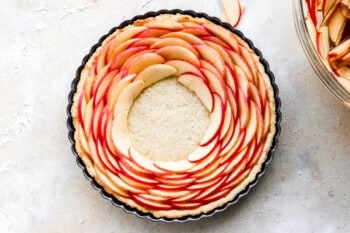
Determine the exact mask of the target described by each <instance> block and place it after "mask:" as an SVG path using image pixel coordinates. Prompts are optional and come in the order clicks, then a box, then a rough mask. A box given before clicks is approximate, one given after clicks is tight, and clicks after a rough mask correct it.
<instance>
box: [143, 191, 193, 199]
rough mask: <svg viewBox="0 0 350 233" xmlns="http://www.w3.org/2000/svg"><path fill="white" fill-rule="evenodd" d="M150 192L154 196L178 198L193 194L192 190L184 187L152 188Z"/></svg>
mask: <svg viewBox="0 0 350 233" xmlns="http://www.w3.org/2000/svg"><path fill="white" fill-rule="evenodd" d="M148 192H149V193H150V194H152V195H154V196H160V197H164V198H169V199H172V198H178V197H184V196H187V195H189V194H191V191H189V190H186V189H182V190H166V189H163V190H162V189H150V190H148Z"/></svg>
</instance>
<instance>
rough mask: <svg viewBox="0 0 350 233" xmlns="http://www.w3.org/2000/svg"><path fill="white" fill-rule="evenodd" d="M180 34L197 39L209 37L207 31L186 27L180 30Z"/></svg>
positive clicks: (200, 28)
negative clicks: (183, 33) (186, 34)
mask: <svg viewBox="0 0 350 233" xmlns="http://www.w3.org/2000/svg"><path fill="white" fill-rule="evenodd" d="M181 32H185V33H188V34H191V35H194V36H197V37H202V36H209V35H210V34H209V32H208V30H206V29H205V28H203V27H187V28H184V29H182V30H181Z"/></svg>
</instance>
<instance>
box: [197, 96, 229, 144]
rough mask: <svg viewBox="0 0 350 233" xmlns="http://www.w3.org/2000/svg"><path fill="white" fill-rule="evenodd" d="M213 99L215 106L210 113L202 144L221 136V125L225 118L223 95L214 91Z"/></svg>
mask: <svg viewBox="0 0 350 233" xmlns="http://www.w3.org/2000/svg"><path fill="white" fill-rule="evenodd" d="M213 100H214V108H213V111H212V113H211V114H210V120H209V126H208V128H207V131H206V132H205V134H204V137H203V139H202V140H201V143H200V145H202V146H205V145H207V144H209V143H210V142H211V141H212V140H213V139H214V138H217V137H219V132H220V129H221V125H222V123H223V120H224V115H225V114H224V106H223V101H222V99H221V97H220V96H219V95H218V94H216V93H214V94H213Z"/></svg>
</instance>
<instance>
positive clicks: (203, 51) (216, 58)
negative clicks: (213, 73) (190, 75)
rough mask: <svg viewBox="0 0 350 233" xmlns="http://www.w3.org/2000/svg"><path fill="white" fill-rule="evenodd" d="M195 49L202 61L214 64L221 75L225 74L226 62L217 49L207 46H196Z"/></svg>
mask: <svg viewBox="0 0 350 233" xmlns="http://www.w3.org/2000/svg"><path fill="white" fill-rule="evenodd" d="M194 47H195V48H196V49H197V50H198V52H199V54H200V56H201V58H202V59H204V60H207V61H208V62H209V63H211V64H213V65H214V66H215V67H216V69H217V70H218V71H219V72H220V73H221V74H223V73H224V61H223V60H222V58H221V56H220V54H219V53H218V52H217V51H216V50H215V49H213V48H211V47H209V46H207V45H194Z"/></svg>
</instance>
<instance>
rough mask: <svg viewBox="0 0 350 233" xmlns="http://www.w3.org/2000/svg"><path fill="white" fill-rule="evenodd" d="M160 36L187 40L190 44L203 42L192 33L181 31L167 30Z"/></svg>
mask: <svg viewBox="0 0 350 233" xmlns="http://www.w3.org/2000/svg"><path fill="white" fill-rule="evenodd" d="M160 38H179V39H181V40H184V41H187V42H188V43H190V44H204V42H203V41H202V40H201V39H200V38H198V37H196V36H194V35H192V34H189V33H186V32H181V31H180V32H169V33H167V34H164V35H162V36H161V37H160Z"/></svg>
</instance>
